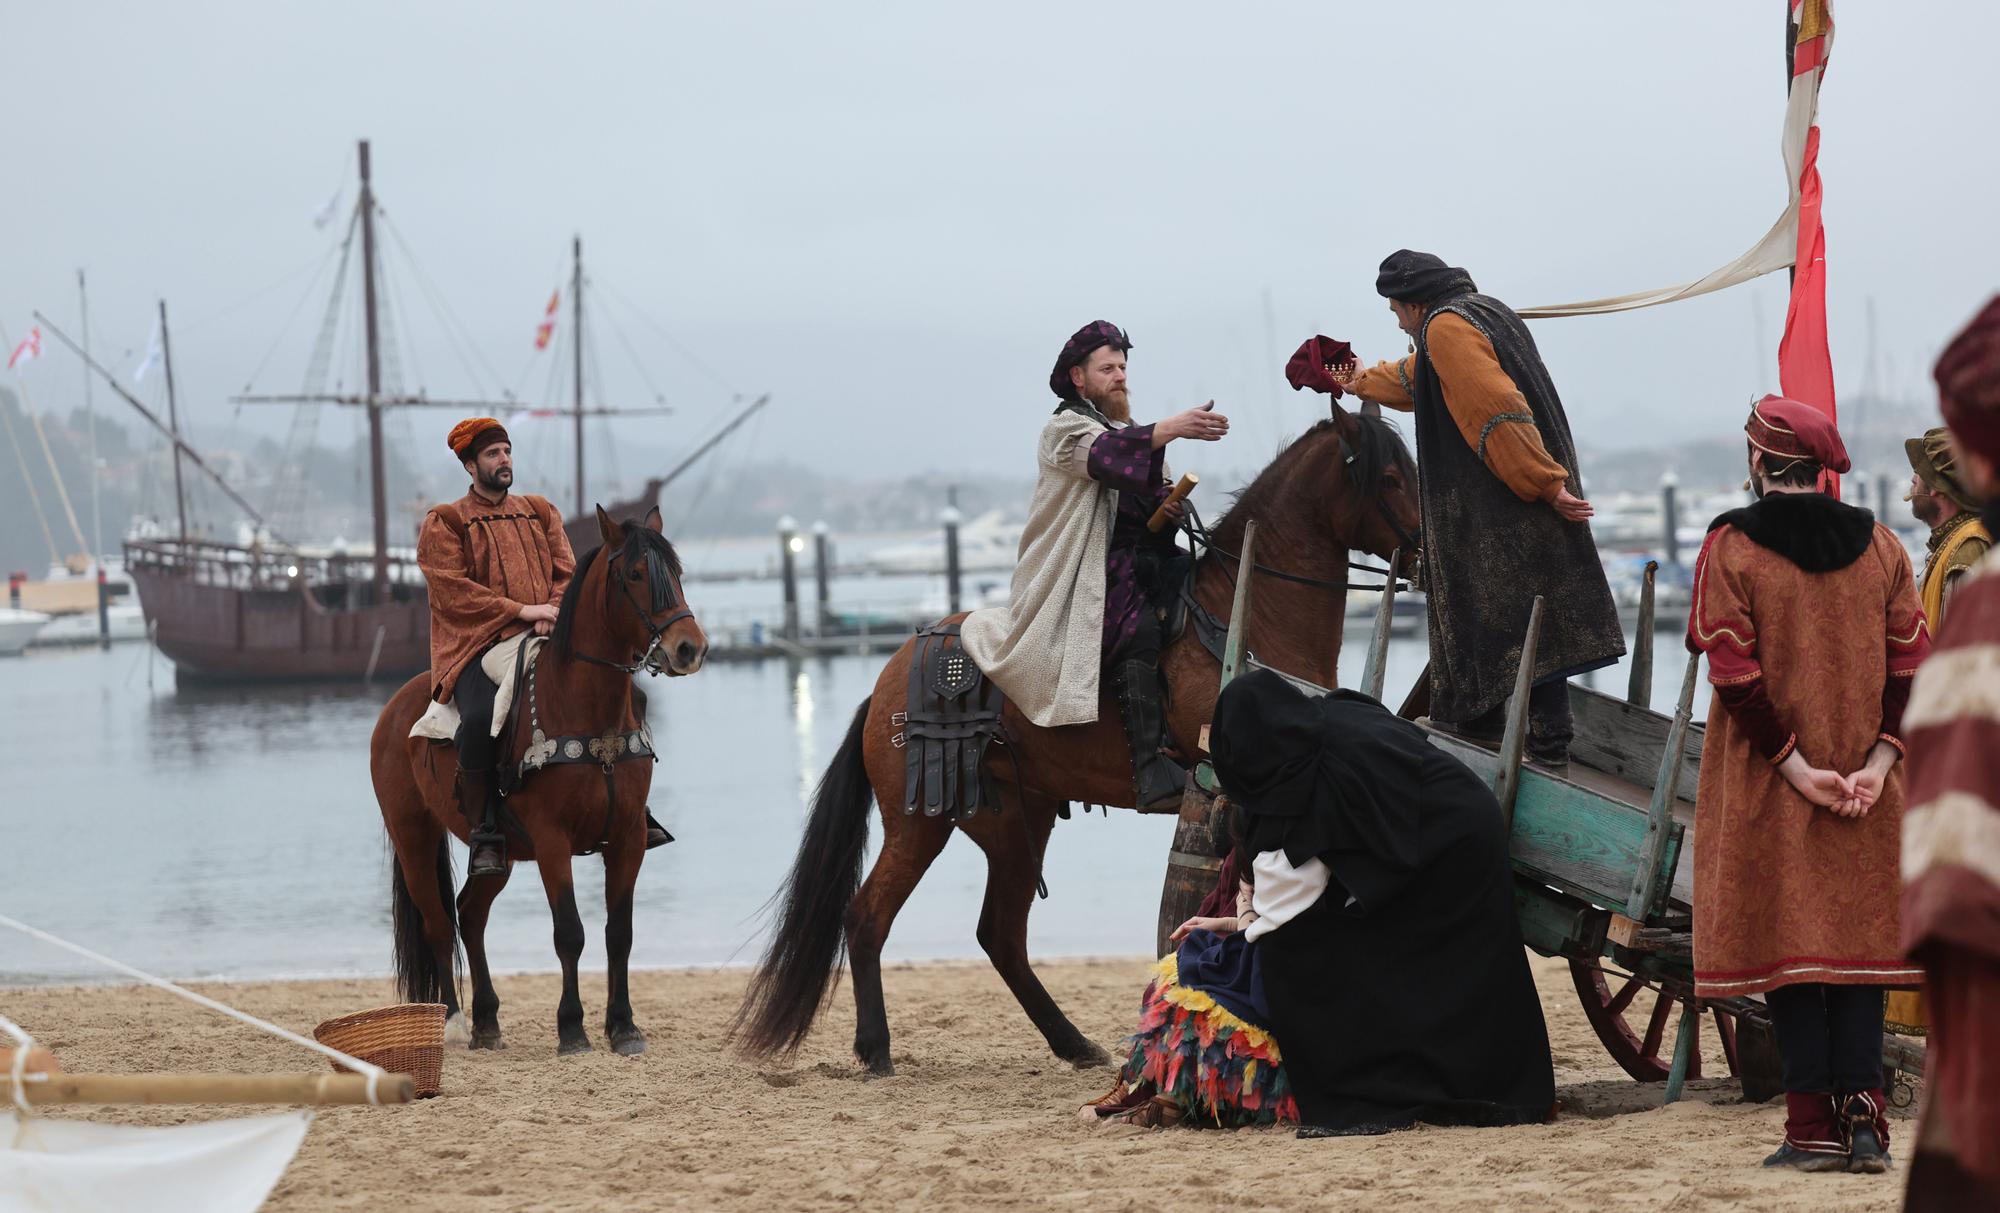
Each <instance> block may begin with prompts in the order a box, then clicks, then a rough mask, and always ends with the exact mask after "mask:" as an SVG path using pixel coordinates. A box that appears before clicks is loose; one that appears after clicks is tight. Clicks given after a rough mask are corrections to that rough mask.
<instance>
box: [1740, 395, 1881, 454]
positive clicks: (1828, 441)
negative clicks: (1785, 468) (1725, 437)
mask: <svg viewBox="0 0 2000 1213" xmlns="http://www.w3.org/2000/svg"><path fill="white" fill-rule="evenodd" d="M1743 432H1744V433H1746V434H1748V435H1750V445H1751V446H1754V447H1756V448H1757V449H1758V450H1760V451H1762V452H1764V453H1765V454H1766V455H1771V456H1775V457H1776V458H1778V459H1806V460H1810V461H1812V462H1813V463H1817V464H1819V465H1820V466H1821V467H1823V468H1825V469H1826V470H1827V471H1829V472H1834V473H1841V472H1845V471H1847V470H1848V469H1849V468H1851V467H1853V466H1854V463H1853V461H1852V460H1850V459H1849V458H1848V457H1847V444H1846V443H1844V442H1842V441H1841V440H1840V430H1839V428H1838V427H1836V426H1835V425H1834V424H1833V418H1831V417H1829V416H1827V415H1826V414H1825V413H1822V412H1820V411H1819V410H1818V409H1816V408H1814V407H1813V406H1812V405H1810V404H1807V403H1805V402H1804V401H1801V400H1788V399H1786V398H1785V397H1783V396H1766V397H1764V398H1763V399H1762V400H1759V401H1758V402H1757V403H1756V404H1754V405H1752V406H1751V407H1750V420H1749V422H1747V423H1746V424H1745V425H1744V427H1743Z"/></svg>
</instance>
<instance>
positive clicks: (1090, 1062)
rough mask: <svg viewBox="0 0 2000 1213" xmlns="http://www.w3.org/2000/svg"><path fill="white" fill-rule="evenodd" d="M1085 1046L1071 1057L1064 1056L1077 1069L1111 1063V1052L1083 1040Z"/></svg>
mask: <svg viewBox="0 0 2000 1213" xmlns="http://www.w3.org/2000/svg"><path fill="white" fill-rule="evenodd" d="M1085 1044H1086V1046H1087V1048H1086V1050H1085V1051H1082V1052H1079V1053H1077V1054H1075V1055H1074V1056H1072V1057H1068V1058H1065V1060H1066V1061H1068V1062H1069V1064H1070V1066H1071V1067H1072V1068H1074V1069H1078V1070H1096V1069H1101V1068H1102V1067H1105V1066H1108V1065H1110V1064H1111V1054H1109V1053H1106V1052H1105V1051H1104V1050H1103V1049H1100V1048H1098V1047H1097V1046H1096V1045H1094V1044H1089V1042H1087V1041H1086V1042H1085Z"/></svg>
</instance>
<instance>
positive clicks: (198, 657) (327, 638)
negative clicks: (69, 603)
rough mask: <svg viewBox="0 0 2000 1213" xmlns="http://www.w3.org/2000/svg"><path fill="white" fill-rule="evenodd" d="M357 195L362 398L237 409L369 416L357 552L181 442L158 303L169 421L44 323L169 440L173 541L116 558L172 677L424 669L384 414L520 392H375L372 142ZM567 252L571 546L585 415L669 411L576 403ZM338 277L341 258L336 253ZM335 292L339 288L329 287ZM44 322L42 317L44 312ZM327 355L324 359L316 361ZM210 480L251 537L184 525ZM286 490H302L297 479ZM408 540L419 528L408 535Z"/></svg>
mask: <svg viewBox="0 0 2000 1213" xmlns="http://www.w3.org/2000/svg"><path fill="white" fill-rule="evenodd" d="M359 164H360V196H359V198H358V200H357V201H356V204H355V212H354V215H353V218H352V220H351V221H350V227H349V230H350V234H353V233H355V232H357V231H358V235H359V238H360V244H361V250H360V251H361V296H362V298H361V316H362V324H363V332H364V342H363V348H364V356H365V361H366V368H367V379H366V386H367V390H366V393H365V394H362V395H341V394H324V393H305V394H299V395H243V396H237V397H234V398H233V399H234V400H235V401H236V402H237V403H242V404H283V405H291V406H295V407H296V406H312V405H318V404H336V405H345V406H350V407H357V408H360V409H362V410H363V411H364V413H365V415H366V418H367V423H368V476H369V498H370V515H371V522H372V542H371V544H370V545H369V546H368V548H367V549H366V550H365V551H349V550H347V549H346V548H344V547H342V546H340V545H337V544H336V545H333V546H330V547H309V546H305V545H302V544H298V543H293V542H288V541H286V540H285V539H283V538H281V537H280V536H278V535H277V534H276V533H275V532H274V531H273V529H272V527H271V525H270V524H269V523H268V522H267V521H266V519H265V518H264V516H263V515H262V514H261V513H260V512H259V511H258V510H256V509H255V508H254V507H252V506H251V505H250V503H249V502H248V501H246V500H244V498H243V496H242V495H241V494H240V493H238V492H237V491H236V490H235V489H234V488H232V487H231V486H230V485H229V484H228V483H227V482H226V481H224V480H223V478H222V477H221V476H220V475H219V474H217V473H216V472H215V471H214V470H213V469H212V468H210V467H209V465H208V464H207V463H206V462H205V461H204V460H203V459H202V458H201V456H200V454H199V453H198V452H196V451H195V450H194V449H193V448H191V447H190V446H189V445H188V444H187V442H186V441H185V440H184V439H183V438H182V437H181V434H180V426H179V417H178V411H177V410H178V406H177V404H176V400H175V395H174V386H173V360H172V347H171V343H170V340H169V338H168V335H167V324H166V321H167V315H166V305H165V303H164V302H163V303H162V304H161V305H160V323H159V328H160V347H161V357H162V363H163V370H164V379H165V385H166V395H167V405H168V416H167V419H166V420H165V421H162V420H161V419H160V418H159V416H158V415H157V414H156V413H154V412H153V411H152V410H150V409H148V408H147V407H146V406H145V405H144V404H142V403H141V402H140V401H139V400H138V399H137V398H135V397H134V396H133V395H132V393H130V392H129V391H127V390H126V389H125V388H124V386H123V385H122V384H120V383H119V382H118V380H117V379H116V377H115V376H112V375H111V374H110V373H109V372H107V371H105V370H104V368H103V367H102V366H101V365H99V364H98V363H96V362H95V361H93V360H91V359H90V357H89V356H88V354H86V353H85V352H84V351H83V350H82V349H80V348H79V347H77V345H76V343H75V342H73V341H70V340H69V339H68V337H67V336H65V335H64V334H63V333H62V332H61V331H60V330H59V329H56V328H55V326H53V325H49V328H50V330H51V331H52V332H53V333H54V335H55V336H57V337H58V338H59V339H61V340H62V341H63V342H64V343H65V344H66V345H68V346H69V347H70V348H71V349H72V350H75V351H76V352H77V354H78V355H79V356H81V357H83V358H84V361H85V362H86V363H87V364H88V365H89V366H90V367H91V368H92V369H93V370H94V371H96V372H97V373H98V374H99V375H100V376H102V377H103V378H104V379H105V380H107V381H108V382H109V383H110V385H111V387H112V390H113V391H115V392H117V394H118V395H119V396H120V397H121V398H122V399H124V400H125V402H126V403H127V404H129V405H131V406H132V407H133V408H134V409H136V410H138V412H139V413H140V414H141V415H142V416H144V417H145V418H146V419H147V420H148V421H149V422H150V423H151V424H152V425H153V426H154V428H156V429H158V430H159V431H160V432H161V433H162V434H163V435H165V437H166V438H167V439H168V441H169V443H170V444H171V446H172V449H173V463H174V495H175V503H176V507H177V511H178V516H179V529H178V532H177V533H176V534H174V535H171V536H158V537H142V536H135V537H131V538H128V539H127V540H126V542H125V545H124V546H125V567H126V570H127V572H128V573H129V575H130V576H131V578H132V582H133V585H134V586H135V587H136V588H137V590H138V595H139V600H140V603H141V605H142V607H143V608H144V611H145V616H146V621H147V626H148V629H149V630H150V631H151V633H152V635H153V637H154V641H155V643H156V644H157V645H158V647H159V649H160V651H161V652H162V653H163V654H165V655H166V656H167V657H168V658H170V659H171V660H172V661H173V663H174V668H175V673H176V676H177V677H179V678H185V679H189V680H193V681H291V680H305V679H355V680H364V679H372V678H374V677H377V676H385V677H388V676H392V677H404V676H407V675H409V674H413V673H417V672H419V671H422V670H425V669H428V668H429V666H430V602H429V594H428V591H427V588H426V586H425V582H424V578H423V573H422V571H421V570H420V569H419V568H418V566H417V562H416V552H415V549H414V546H413V544H412V545H411V546H402V545H392V543H391V540H390V529H389V504H388V494H387V487H386V477H385V469H384V436H383V422H384V414H385V413H386V412H387V411H389V410H390V409H398V408H444V409H451V410H455V411H457V412H460V413H472V414H475V415H476V414H479V413H494V414H497V415H501V416H505V415H506V414H507V413H508V412H510V411H513V410H516V409H518V408H519V407H520V406H519V404H518V402H515V401H478V400H436V399H431V398H430V397H428V396H425V395H421V394H420V395H401V394H395V393H389V392H385V391H384V388H383V333H382V322H381V316H380V311H379V308H378V299H377V295H378V277H379V260H378V258H379V253H378V248H377V239H376V204H375V194H374V186H373V180H372V177H371V174H370V170H369V145H368V142H367V141H366V140H363V141H361V143H360V145H359ZM572 249H573V252H574V269H573V276H572V284H571V285H572V290H573V307H572V323H573V325H574V328H575V336H576V339H575V342H574V345H575V349H574V351H573V354H574V360H575V365H574V373H573V382H574V385H575V402H574V407H573V408H572V409H566V410H562V411H563V412H565V413H571V414H573V415H574V420H575V423H576V437H577V447H576V501H575V507H576V508H575V509H574V510H573V511H572V512H571V515H570V518H569V520H568V522H567V524H566V525H567V529H568V533H569V536H570V541H571V544H572V546H573V547H575V548H577V549H578V550H579V551H582V550H587V549H588V548H592V547H595V546H597V544H598V542H599V540H598V537H597V525H596V520H595V512H594V511H592V510H590V509H589V508H587V502H586V498H585V496H584V488H583V486H584V443H583V419H584V418H585V417H586V416H605V415H632V414H660V413H665V412H668V411H670V410H668V409H666V408H663V407H662V408H640V409H614V408H603V407H597V408H586V407H585V406H584V377H583V349H584V345H583V340H582V337H583V329H582V325H583V307H582V304H583V298H582V291H583V281H584V279H583V259H582V257H583V254H582V240H581V239H580V238H579V239H577V240H576V241H575V242H574V243H573V245H572ZM342 272H343V274H344V262H343V271H342ZM338 290H339V287H338V286H336V292H338ZM43 322H44V323H45V324H47V321H46V319H45V318H44V321H43ZM319 361H320V362H321V363H322V364H323V361H324V360H323V359H319ZM768 399H769V397H768V396H763V397H759V398H758V399H757V400H755V401H753V402H752V403H751V404H750V405H749V406H748V407H747V408H745V409H743V410H742V411H741V412H739V413H738V414H737V415H736V416H735V417H734V418H732V419H731V420H730V421H729V422H728V423H727V424H726V425H725V426H723V427H722V429H721V430H720V431H719V432H718V433H716V434H715V435H713V436H712V437H710V438H709V440H708V441H706V442H704V443H703V444H702V445H701V446H700V447H699V448H698V449H697V450H696V451H694V452H693V453H692V454H690V455H689V456H688V457H687V458H686V459H684V460H682V462H681V463H680V465H679V466H677V467H676V468H674V469H673V470H672V471H670V472H669V473H668V474H667V475H666V476H664V477H660V478H657V479H653V480H648V481H647V482H646V485H645V488H644V489H643V491H642V492H641V493H640V495H639V496H638V498H636V499H635V500H632V501H624V502H617V503H615V504H614V505H612V506H611V507H610V508H609V511H608V512H610V513H611V514H612V516H613V517H617V518H621V519H622V518H628V517H638V516H642V515H643V514H644V513H645V512H646V511H647V510H648V509H651V508H652V507H653V506H654V505H656V504H657V503H658V500H659V494H660V492H661V491H662V490H663V489H664V488H665V487H666V485H668V484H670V483H671V482H672V480H673V479H674V477H676V476H678V475H679V474H680V473H681V472H683V471H685V470H686V469H687V468H688V467H689V466H691V465H692V464H693V463H694V461H695V460H697V459H699V458H701V456H702V455H704V454H706V453H707V452H708V451H710V450H712V449H713V448H714V447H715V445H716V444H717V443H719V442H720V441H721V440H722V439H723V438H724V437H726V436H727V435H728V434H729V433H730V432H731V431H732V430H734V429H735V428H736V426H737V425H739V424H741V423H742V421H743V420H744V419H745V418H747V417H748V416H749V415H750V414H751V413H753V412H755V411H756V410H757V409H758V408H761V407H762V406H763V405H764V404H765V403H766V402H767V401H768ZM184 461H185V462H187V463H191V464H192V465H193V466H194V467H195V469H196V470H197V471H199V472H201V473H203V474H204V475H206V476H207V478H208V479H209V480H211V481H213V482H214V483H215V484H216V485H217V486H219V487H220V489H221V490H222V492H223V494H224V495H225V496H226V497H228V498H229V500H230V501H231V502H233V503H234V504H235V506H236V507H237V508H238V509H239V510H241V511H242V512H243V514H244V515H245V517H246V518H247V519H248V520H249V530H248V537H247V542H239V543H222V542H214V541H210V540H207V539H202V538H198V537H196V536H195V535H193V534H192V533H191V532H190V530H189V528H188V522H187V495H186V489H185V485H184V482H183V469H182V464H183V462H184ZM293 489H294V491H296V490H297V486H296V485H294V486H293ZM412 539H414V537H413V536H412Z"/></svg>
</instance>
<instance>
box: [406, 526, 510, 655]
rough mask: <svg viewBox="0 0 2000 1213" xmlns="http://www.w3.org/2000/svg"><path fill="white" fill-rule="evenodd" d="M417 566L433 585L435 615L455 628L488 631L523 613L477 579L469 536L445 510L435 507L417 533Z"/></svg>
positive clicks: (432, 601)
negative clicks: (468, 547)
mask: <svg viewBox="0 0 2000 1213" xmlns="http://www.w3.org/2000/svg"><path fill="white" fill-rule="evenodd" d="M417 567H418V568H420V569H422V570H423V573H424V581H425V582H426V583H427V584H428V585H429V587H430V599H431V614H432V617H433V618H434V619H435V620H438V621H441V622H444V623H446V624H448V625H449V626H451V627H452V628H454V629H457V630H463V631H466V632H474V633H484V632H486V631H488V630H490V629H494V628H501V627H505V626H506V625H507V623H508V621H510V620H512V619H515V618H517V617H518V616H519V615H520V613H521V604H520V603H518V602H515V601H514V600H513V599H511V598H508V597H506V596H504V595H502V594H498V593H495V592H494V591H492V590H490V589H488V588H486V587H485V586H483V585H481V584H479V582H477V581H475V580H474V579H473V577H472V570H471V568H470V562H469V561H468V560H467V558H466V554H465V535H464V533H463V532H462V531H460V530H459V529H457V528H455V527H453V526H452V525H451V524H450V523H449V522H448V521H446V520H445V516H444V513H443V511H441V510H432V511H431V512H430V514H429V515H427V516H426V517H425V518H424V525H423V529H422V530H420V531H418V532H417Z"/></svg>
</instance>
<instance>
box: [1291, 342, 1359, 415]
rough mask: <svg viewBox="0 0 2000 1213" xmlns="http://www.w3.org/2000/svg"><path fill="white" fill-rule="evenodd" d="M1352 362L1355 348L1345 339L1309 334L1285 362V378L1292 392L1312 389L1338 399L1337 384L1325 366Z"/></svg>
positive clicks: (1335, 366) (1338, 387)
mask: <svg viewBox="0 0 2000 1213" xmlns="http://www.w3.org/2000/svg"><path fill="white" fill-rule="evenodd" d="M1352 365H1354V347H1353V346H1351V345H1349V344H1348V343H1347V342H1345V341H1335V340H1334V339H1333V338H1331V337H1311V338H1308V339H1307V340H1306V343H1305V344H1304V345H1302V346H1300V347H1299V352H1298V353H1296V354H1293V355H1292V360H1291V361H1290V362H1287V363H1286V364H1285V379H1286V381H1287V382H1289V383H1290V384H1291V385H1292V390H1293V391H1295V392H1296V391H1298V390H1299V389H1300V388H1308V387H1309V388H1311V389H1312V390H1313V391H1315V392H1324V393H1326V394H1327V395H1329V396H1331V397H1333V398H1334V399H1335V400H1338V399H1340V383H1339V381H1338V380H1336V379H1334V377H1333V374H1332V373H1331V372H1330V371H1329V370H1328V369H1327V368H1328V367H1333V368H1336V369H1338V368H1342V367H1349V366H1352Z"/></svg>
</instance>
